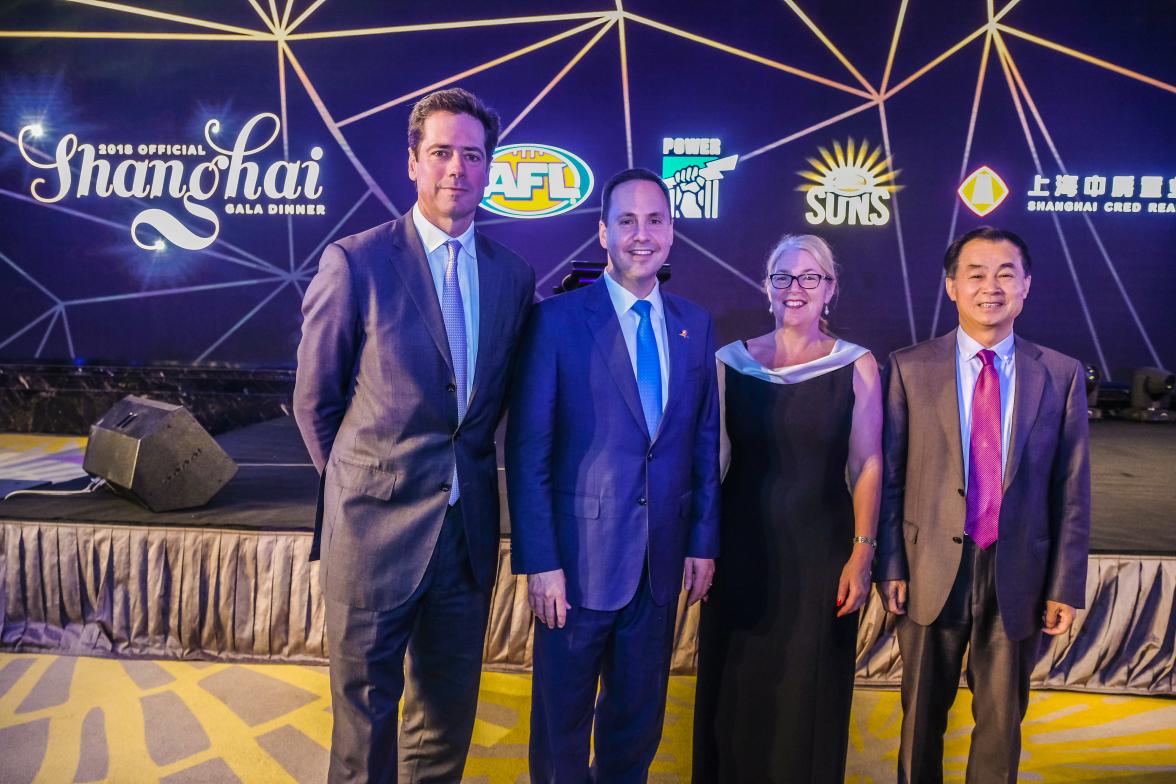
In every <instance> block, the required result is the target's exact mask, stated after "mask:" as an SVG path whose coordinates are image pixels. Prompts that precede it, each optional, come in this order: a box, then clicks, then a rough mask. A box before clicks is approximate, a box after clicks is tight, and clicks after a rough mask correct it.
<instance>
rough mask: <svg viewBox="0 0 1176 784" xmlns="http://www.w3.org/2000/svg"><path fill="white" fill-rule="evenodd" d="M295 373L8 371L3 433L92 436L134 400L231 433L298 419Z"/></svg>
mask: <svg viewBox="0 0 1176 784" xmlns="http://www.w3.org/2000/svg"><path fill="white" fill-rule="evenodd" d="M293 393H294V371H293V370H280V369H279V370H252V369H246V368H235V367H230V366H207V367H197V366H190V365H188V366H180V365H159V366H151V367H144V366H139V367H126V366H116V365H101V364H84V365H41V364H37V365H34V364H28V365H21V364H0V433H54V434H59V435H86V434H87V433H89V432H90V425H91V424H93V423H94V422H96V421H97V420H98V418H99V417H100V416H102V414H104V413H105V412H106V411H107V410H108V409H109V408H110V407H111V406H113V405H114V404H115V403H117V402H118V401H119V400H122V399H123V398H124V397H126V396H127V395H139V396H140V397H149V398H152V399H154V400H159V401H161V402H164V403H173V404H176V405H182V406H185V407H186V408H187V409H188V411H189V412H191V414H192V416H194V417H195V418H196V421H197V422H199V423H200V424H201V425H202V426H203V427H204V429H205V430H207V431H209V432H210V433H213V434H214V435H215V434H217V433H224V432H227V431H229V430H235V429H237V428H241V427H245V426H246V425H251V424H254V423H257V422H264V421H266V420H269V419H273V418H275V417H280V416H286V415H288V414H290V412H291V407H290V402H291V398H292V396H293Z"/></svg>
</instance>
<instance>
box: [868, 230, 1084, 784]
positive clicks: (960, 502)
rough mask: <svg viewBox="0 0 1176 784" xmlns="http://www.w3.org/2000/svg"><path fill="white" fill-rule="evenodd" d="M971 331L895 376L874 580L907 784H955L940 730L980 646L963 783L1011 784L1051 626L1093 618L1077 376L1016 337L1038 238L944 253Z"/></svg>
mask: <svg viewBox="0 0 1176 784" xmlns="http://www.w3.org/2000/svg"><path fill="white" fill-rule="evenodd" d="M944 269H945V272H946V287H947V295H948V297H949V298H951V300H952V301H953V302H955V304H956V308H957V309H958V311H959V327H958V328H957V329H956V330H954V331H953V332H951V333H949V334H947V335H944V336H942V337H939V338H935V339H933V340H929V341H927V342H925V343H920V344H918V345H916V346H911V347H910V348H906V349H902V350H901V351H897V352H895V353H894V354H892V355H891V356H890V361H889V363H888V367H887V368H886V382H885V384H886V422H885V426H884V428H883V445H884V450H885V460H886V467H885V475H884V476H885V480H884V484H883V495H882V510H881V517H880V520H879V525H878V556H877V571H876V574H875V578H874V579H875V580H877V581H878V583H879V585H878V590H879V593H880V594H881V595H882V598H883V600H884V602H885V604H886V608H887V609H888V610H889V611H890V612H892V613H896V614H898V615H899V616H900V617H899V619H898V644H899V650H900V651H901V653H902V661H903V677H902V706H903V720H902V737H901V743H900V747H899V758H898V779H899V781H901V782H941V781H942V780H943V733H944V730H945V729H946V727H947V714H948V709H949V708H950V707H951V704H952V702H953V701H954V700H955V695H956V690H957V688H958V686H959V677H960V665H961V662H962V659H963V656H964V652H965V650H967V652H968V665H967V672H966V675H967V681H968V686H969V688H970V689H971V690H972V694H973V700H972V714H973V716H974V717H975V720H976V727H975V730H974V731H973V733H972V746H971V752H970V754H969V757H968V768H967V781H968V782H969V784H979V783H980V782H1015V781H1016V780H1017V765H1018V762H1019V759H1020V752H1021V719H1022V718H1023V717H1024V715H1025V709H1026V707H1027V705H1028V699H1029V676H1030V673H1031V672H1032V671H1033V665H1034V663H1035V661H1036V656H1037V645H1038V641H1039V640H1040V632H1041V631H1043V630H1044V631H1045V633H1046V634H1050V635H1059V634H1064V633H1065V632H1066V631H1067V630H1068V629H1069V628H1070V625H1071V623H1072V622H1073V620H1074V611H1075V608H1078V607H1083V606H1085V605H1084V600H1085V587H1086V560H1087V553H1088V545H1089V536H1090V458H1089V445H1088V439H1087V421H1086V394H1085V385H1084V374H1083V369H1082V365H1081V364H1080V363H1079V362H1078V361H1077V360H1076V359H1073V358H1071V357H1067V356H1064V355H1062V354H1059V353H1058V352H1056V351H1052V350H1050V349H1048V348H1044V347H1042V346H1038V345H1035V344H1033V343H1030V342H1029V341H1027V340H1025V339H1023V338H1021V337H1015V336H1014V334H1013V322H1014V321H1015V320H1016V318H1017V315H1018V314H1019V313H1020V312H1021V308H1022V306H1023V304H1024V301H1025V298H1026V297H1027V296H1028V294H1029V285H1030V283H1031V281H1032V279H1031V277H1030V271H1031V261H1030V257H1029V248H1028V247H1027V246H1026V244H1025V242H1024V241H1023V240H1022V239H1021V238H1020V237H1018V236H1017V235H1016V234H1013V233H1012V232H1009V231H1002V230H1000V229H994V228H989V227H981V228H978V229H975V230H973V231H970V232H968V233H967V234H965V235H963V236H962V237H960V238H959V239H957V240H956V241H955V242H953V243H952V245H951V246H950V247H949V248H948V250H947V254H946V257H945V260H944Z"/></svg>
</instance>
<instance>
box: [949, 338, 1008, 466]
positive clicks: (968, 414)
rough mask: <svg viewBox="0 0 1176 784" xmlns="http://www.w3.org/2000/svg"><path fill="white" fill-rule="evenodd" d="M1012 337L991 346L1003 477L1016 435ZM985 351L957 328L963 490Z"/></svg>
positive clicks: (957, 379) (957, 370)
mask: <svg viewBox="0 0 1176 784" xmlns="http://www.w3.org/2000/svg"><path fill="white" fill-rule="evenodd" d="M1014 342H1015V341H1014V338H1013V334H1012V333H1011V332H1010V333H1009V336H1008V337H1007V338H1005V339H1004V340H1002V341H1001V342H999V343H997V344H996V345H995V346H993V347H992V350H993V351H995V352H996V358H995V359H994V360H993V365H994V366H995V367H996V376H997V378H998V379H1000V469H1001V477H1002V478H1003V477H1004V472H1005V468H1006V466H1007V465H1008V462H1009V439H1010V438H1011V437H1012V433H1013V392H1014V390H1015V389H1016V386H1015V384H1014V382H1015V381H1016V379H1017V363H1016V352H1015V351H1014V350H1013V345H1014ZM982 348H984V346H983V345H981V344H980V343H979V342H978V341H977V340H975V339H974V338H972V336H971V335H969V334H968V333H967V332H964V330H963V328H962V327H960V328H957V329H956V389H957V390H958V394H959V404H960V443H961V445H962V446H963V453H964V487H967V486H968V458H969V454H968V453H969V451H970V450H969V445H970V444H971V442H972V395H973V394H974V393H975V390H976V380H977V379H978V378H980V368H982V367H984V362H983V361H981V359H980V356H979V354H980V350H981V349H982Z"/></svg>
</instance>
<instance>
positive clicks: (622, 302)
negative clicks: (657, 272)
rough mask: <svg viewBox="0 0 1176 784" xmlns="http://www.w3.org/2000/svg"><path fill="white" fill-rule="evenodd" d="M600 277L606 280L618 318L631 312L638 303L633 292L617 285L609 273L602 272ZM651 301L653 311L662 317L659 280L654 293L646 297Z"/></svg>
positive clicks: (655, 281) (655, 283)
mask: <svg viewBox="0 0 1176 784" xmlns="http://www.w3.org/2000/svg"><path fill="white" fill-rule="evenodd" d="M600 277H602V278H604V285H605V286H606V287H607V288H608V296H609V298H610V299H611V300H612V304H613V309H614V310H616V312H617V315H618V316H623V315H625V314H626V313H628V312H629V310H630V309H632V307H633V303H634V302H636V301H637V297H636V296H635V295H634V294H633V292H631V291H629V290H628V289H627V288H625V287H624V286H622V285H621V284H620V283H617V282H616V280H615V279H614V278H613V276H612V275H609V274H608V273H607V272H602V273H601V274H600ZM645 299H646V300H648V301H649V304H650V306H651V307H652V309H653V311H654V312H656V313H657V314H658V315H659V316H660V315H662V296H661V283H660V282H659V281H657V280H654V282H653V291H651V292H649V294H648V295H647V296H646V297H645Z"/></svg>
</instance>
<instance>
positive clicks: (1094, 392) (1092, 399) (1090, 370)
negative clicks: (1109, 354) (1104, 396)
mask: <svg viewBox="0 0 1176 784" xmlns="http://www.w3.org/2000/svg"><path fill="white" fill-rule="evenodd" d="M1101 382H1102V373H1101V372H1100V371H1099V369H1098V366H1097V365H1087V366H1086V416H1087V417H1088V418H1089V419H1102V418H1103V411H1102V409H1101V408H1099V407H1098V391H1099V387H1100V386H1101V385H1102V384H1101Z"/></svg>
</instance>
